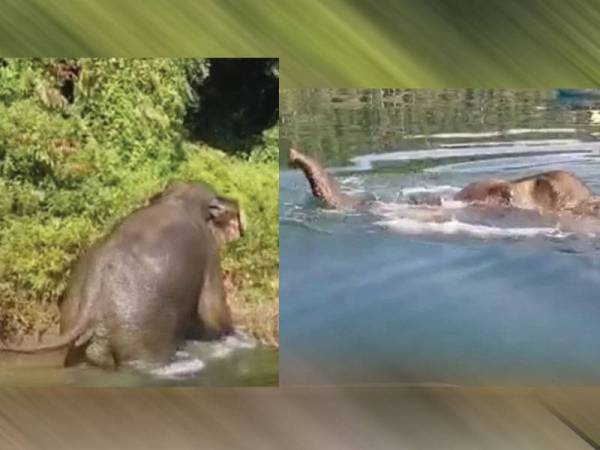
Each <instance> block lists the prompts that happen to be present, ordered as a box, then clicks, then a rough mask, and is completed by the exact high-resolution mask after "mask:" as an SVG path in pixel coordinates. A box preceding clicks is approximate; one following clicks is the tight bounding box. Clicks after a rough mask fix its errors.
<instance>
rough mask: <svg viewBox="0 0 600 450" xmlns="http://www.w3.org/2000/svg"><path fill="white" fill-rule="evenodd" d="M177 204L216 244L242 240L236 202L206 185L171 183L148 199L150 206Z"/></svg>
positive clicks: (241, 214) (242, 225) (242, 223)
mask: <svg viewBox="0 0 600 450" xmlns="http://www.w3.org/2000/svg"><path fill="white" fill-rule="evenodd" d="M174 201H175V202H180V203H181V204H182V205H183V207H184V209H185V210H186V212H187V213H188V215H189V217H190V219H191V220H192V222H193V223H195V224H196V225H201V224H207V225H208V227H209V229H210V230H211V232H212V235H213V236H214V238H215V240H216V242H217V244H218V245H219V246H222V245H224V244H226V243H227V242H230V241H233V240H236V239H239V238H241V237H242V236H243V235H244V232H245V230H246V217H245V214H244V211H243V210H242V209H241V208H240V206H239V204H238V202H237V201H236V200H233V199H230V198H226V197H223V196H220V195H218V194H216V193H215V192H214V190H213V189H212V188H211V187H210V186H208V185H207V184H205V183H201V182H196V183H185V182H181V181H177V182H175V183H172V184H171V185H170V186H168V187H167V189H165V190H164V191H163V192H160V193H158V194H156V195H155V196H154V197H152V198H151V199H150V204H156V203H160V202H174Z"/></svg>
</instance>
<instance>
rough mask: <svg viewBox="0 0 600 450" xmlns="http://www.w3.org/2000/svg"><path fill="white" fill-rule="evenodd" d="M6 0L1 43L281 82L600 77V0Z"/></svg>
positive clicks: (454, 82)
mask: <svg viewBox="0 0 600 450" xmlns="http://www.w3.org/2000/svg"><path fill="white" fill-rule="evenodd" d="M141 5H142V2H139V1H134V0H103V1H102V2H91V1H69V0H43V1H42V0H33V1H20V0H12V1H11V0H8V1H7V0H2V1H1V10H2V14H1V15H0V53H2V54H4V55H11V56H22V55H43V56H49V55H60V56H65V55H70V56H82V55H86V56H89V55H109V56H144V55H152V56H183V55H185V56H279V57H280V58H281V61H282V67H283V68H282V74H281V83H282V85H283V86H288V87H294V86H338V87H341V86H364V87H389V86H396V87H404V86H408V87H449V86H455V87H478V86H484V87H485V86H497V87H508V86H510V87H538V88H539V87H556V86H567V85H569V86H575V85H577V86H591V85H594V84H597V83H598V80H599V79H600V76H599V72H600V52H598V51H597V48H598V45H597V43H598V40H599V38H600V31H598V27H597V24H598V23H599V22H600V2H597V1H581V0H580V1H570V2H565V1H562V0H547V1H518V0H454V1H444V0H428V1H414V0H413V1H410V0H327V1H316V0H296V1H293V2H282V1H279V0H262V1H253V0H235V1H233V0H225V1H222V0H220V1H219V0H179V1H168V0H146V1H144V2H143V8H142V7H141Z"/></svg>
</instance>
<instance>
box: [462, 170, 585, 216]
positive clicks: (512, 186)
mask: <svg viewBox="0 0 600 450" xmlns="http://www.w3.org/2000/svg"><path fill="white" fill-rule="evenodd" d="M454 198H455V200H461V201H466V202H472V203H486V204H493V205H500V206H512V207H515V208H522V209H535V210H538V211H539V212H541V213H548V212H560V211H568V210H574V209H575V208H578V207H579V208H581V206H582V205H586V204H591V203H590V202H592V201H593V196H592V191H591V190H590V189H589V188H588V187H587V186H586V185H585V183H584V182H583V181H581V180H580V179H579V178H577V177H576V176H575V175H573V174H571V173H569V172H565V171H563V170H554V171H549V172H542V173H539V174H535V175H530V176H527V177H523V178H519V179H516V180H512V181H510V180H495V179H491V180H483V181H476V182H474V183H471V184H469V185H467V186H465V188H463V189H462V190H460V191H459V192H458V193H457V194H456V195H455V196H454Z"/></svg>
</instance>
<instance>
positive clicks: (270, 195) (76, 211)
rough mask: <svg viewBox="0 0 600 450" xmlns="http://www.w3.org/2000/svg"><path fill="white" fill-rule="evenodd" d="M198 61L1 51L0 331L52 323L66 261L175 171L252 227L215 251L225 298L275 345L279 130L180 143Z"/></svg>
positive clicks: (199, 71)
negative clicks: (240, 146) (231, 148)
mask: <svg viewBox="0 0 600 450" xmlns="http://www.w3.org/2000/svg"><path fill="white" fill-rule="evenodd" d="M209 71H210V62H208V61H203V60H191V59H118V58H111V59H77V60H58V59H4V60H0V189H1V193H2V195H1V196H0V338H2V337H7V336H9V335H14V334H27V333H34V332H40V331H44V330H46V329H49V328H51V327H52V326H53V325H54V324H55V323H56V321H57V318H58V315H57V309H56V304H57V301H58V299H59V298H60V295H61V293H62V292H63V290H64V288H65V286H66V282H67V280H68V273H69V268H70V266H71V264H72V262H73V261H74V260H75V259H76V258H77V257H78V256H79V255H80V254H81V252H82V251H84V250H85V249H86V248H87V247H88V246H89V245H90V244H91V243H92V242H93V241H94V240H95V239H97V238H99V237H100V236H102V235H104V234H105V233H107V232H109V231H110V228H111V227H112V226H113V225H114V224H115V223H116V222H117V221H118V220H120V219H121V218H122V217H124V216H125V215H127V214H129V213H130V212H131V211H132V210H133V209H135V208H136V207H138V206H140V205H141V204H143V203H144V202H145V200H146V199H147V198H148V197H149V196H150V195H152V194H153V193H155V192H157V191H159V190H161V189H162V188H164V186H165V185H166V184H167V183H168V182H169V181H171V180H174V179H185V180H203V181H206V182H208V183H209V184H211V185H212V186H213V187H214V189H215V190H217V191H218V192H222V193H224V194H227V195H230V196H232V197H235V198H237V199H239V200H240V203H241V205H242V207H243V208H244V210H245V212H246V214H247V216H248V222H249V229H248V233H247V235H246V237H245V238H244V239H242V240H240V241H239V242H237V243H235V244H233V245H232V246H231V247H230V248H228V249H227V250H226V251H225V255H224V266H225V271H226V276H227V284H228V288H229V298H230V302H231V303H232V307H233V310H234V315H235V316H236V319H238V322H240V323H241V324H242V325H245V326H246V327H247V328H249V331H250V332H252V333H253V334H254V335H256V336H257V337H258V338H260V339H261V340H263V341H265V342H269V343H273V344H276V342H277V340H278V326H277V319H278V318H277V310H278V305H277V301H278V300H277V299H278V287H279V286H278V267H279V266H278V235H277V199H278V165H277V152H278V144H277V136H278V129H277V127H276V126H275V127H273V128H271V129H269V130H265V131H263V132H262V133H261V132H259V133H258V134H254V135H253V136H251V137H249V139H252V143H253V147H252V149H251V150H249V151H246V152H244V153H242V154H237V155H236V154H234V155H231V154H225V153H223V152H222V151H219V150H217V149H214V148H210V147H208V146H207V145H206V144H203V143H202V142H199V141H195V142H193V141H191V140H190V139H189V136H190V134H189V133H188V131H187V126H186V115H187V114H188V112H189V111H190V109H192V108H193V107H194V106H195V105H196V104H197V103H198V101H199V95H198V91H197V90H195V89H193V88H192V86H201V84H202V80H204V79H205V78H206V76H207V73H209ZM233 94H234V93H233ZM223 95H225V94H223ZM202 113H203V114H210V111H207V110H204V111H203V112H202ZM264 314H269V315H268V316H265V315H264Z"/></svg>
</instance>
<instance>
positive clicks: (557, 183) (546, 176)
mask: <svg viewBox="0 0 600 450" xmlns="http://www.w3.org/2000/svg"><path fill="white" fill-rule="evenodd" d="M290 163H291V164H292V165H294V166H296V167H299V168H300V169H301V170H302V171H303V172H304V175H305V176H306V178H307V180H308V182H309V184H310V186H311V190H312V193H313V195H314V196H315V197H316V198H317V199H319V200H321V201H322V203H323V204H324V206H325V207H327V208H337V209H348V208H352V209H356V208H359V209H364V208H366V207H368V206H369V202H368V201H365V200H361V199H358V198H355V197H352V196H349V195H347V194H344V193H342V192H340V189H339V186H338V185H337V182H336V181H335V180H334V179H333V178H332V177H331V176H330V175H329V174H327V173H326V172H325V170H324V169H323V168H322V167H321V166H320V165H319V164H318V163H317V162H316V161H315V160H314V159H312V158H310V157H309V156H307V155H304V154H303V153H301V152H300V151H298V150H295V149H292V150H290ZM454 199H455V200H460V201H464V202H469V203H473V204H482V205H490V206H510V207H514V208H521V209H532V210H537V211H538V212H540V213H559V212H562V211H570V212H572V213H574V214H579V215H597V214H598V212H599V210H600V200H599V199H598V198H597V197H595V196H593V195H592V191H591V190H590V189H589V187H588V186H587V185H586V184H585V183H584V182H583V181H581V180H580V179H579V178H577V177H576V176H575V175H573V174H571V173H569V172H566V171H563V170H554V171H549V172H542V173H539V174H535V175H530V176H527V177H523V178H519V179H516V180H512V181H511V180H500V179H487V180H482V181H476V182H474V183H470V184H468V185H467V186H465V187H464V188H463V189H462V190H460V191H459V192H458V193H456V195H455V196H454ZM437 203H439V204H441V203H440V202H437Z"/></svg>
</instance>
